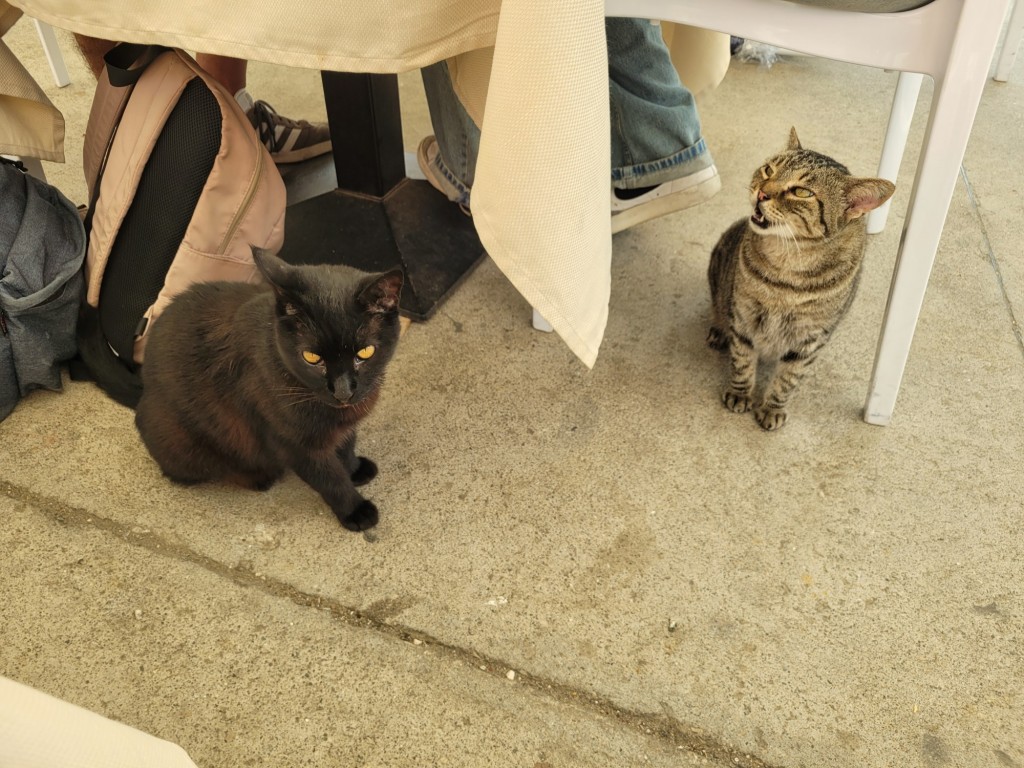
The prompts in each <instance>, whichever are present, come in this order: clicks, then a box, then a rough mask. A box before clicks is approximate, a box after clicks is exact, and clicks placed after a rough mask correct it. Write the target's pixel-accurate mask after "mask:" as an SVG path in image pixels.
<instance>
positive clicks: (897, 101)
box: [868, 72, 924, 235]
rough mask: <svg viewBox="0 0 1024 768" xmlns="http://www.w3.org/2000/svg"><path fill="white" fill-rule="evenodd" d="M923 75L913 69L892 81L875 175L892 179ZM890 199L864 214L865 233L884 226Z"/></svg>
mask: <svg viewBox="0 0 1024 768" xmlns="http://www.w3.org/2000/svg"><path fill="white" fill-rule="evenodd" d="M923 79H924V75H921V74H918V73H917V72H900V76H899V79H898V80H897V81H896V93H895V94H894V95H893V97H892V111H890V112H889V127H888V128H886V130H885V143H884V144H883V145H882V159H881V160H880V161H879V163H878V175H879V176H880V177H881V178H883V179H888V180H889V181H891V182H892V183H893V184H895V183H896V176H897V175H898V174H899V170H900V163H901V162H902V161H903V152H904V150H905V149H906V148H907V136H908V135H909V134H910V123H911V121H912V120H913V119H914V109H915V108H916V107H917V96H918V94H919V93H920V91H921V81H922V80H923ZM891 205H892V200H891V199H889V200H887V201H886V202H885V203H884V204H883V205H880V206H879V207H878V208H876V209H875V210H873V211H871V213H869V214H868V234H869V235H874V234H877V233H878V232H881V231H882V230H883V229H885V222H886V220H887V219H888V218H889V207H890V206H891Z"/></svg>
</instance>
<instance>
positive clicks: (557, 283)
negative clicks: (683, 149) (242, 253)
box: [0, 0, 611, 366]
mask: <svg viewBox="0 0 1024 768" xmlns="http://www.w3.org/2000/svg"><path fill="white" fill-rule="evenodd" d="M3 1H4V0H0V2H3ZM13 4H14V5H16V6H18V7H20V8H22V9H24V10H25V12H26V13H28V14H29V15H31V16H34V17H36V18H39V19H41V20H43V21H47V22H49V23H50V24H52V25H53V26H55V27H61V28H64V29H70V30H73V31H75V32H80V33H83V34H87V35H92V36H94V37H102V38H107V39H116V40H124V41H128V42H141V43H162V44H164V45H172V46H177V47H180V48H185V49H187V50H193V51H204V52H209V53H220V54H224V55H229V56H237V57H240V58H246V59H255V60H259V61H265V62H270V63H277V64H285V65H289V66H295V67H307V68H313V69H325V70H335V71H341V72H381V73H388V72H396V73H397V72H402V71H406V70H410V69H414V68H418V67H422V66H425V65H427V64H432V63H435V62H437V61H441V60H443V59H449V58H451V57H453V56H456V55H458V54H464V53H469V52H471V51H479V50H480V49H484V48H489V47H491V46H493V48H494V52H493V61H492V62H491V63H490V74H489V75H488V82H487V88H486V89H483V88H479V87H478V88H477V91H476V93H475V96H473V95H470V96H469V99H470V101H473V102H474V103H478V104H482V98H483V94H484V93H486V102H487V109H486V116H484V115H483V114H482V113H483V110H482V107H481V108H480V109H477V108H474V112H479V113H481V114H480V117H481V119H482V136H483V138H482V145H481V149H480V158H479V161H478V165H477V173H476V181H475V184H474V189H473V219H474V222H475V223H476V227H477V231H478V233H479V234H480V238H481V241H482V242H483V244H484V247H485V248H486V249H487V252H488V253H489V254H490V256H491V258H493V259H494V261H495V263H497V264H498V266H499V267H500V268H501V269H502V270H503V271H504V272H505V274H506V275H507V276H508V278H509V280H510V281H511V282H512V284H513V285H514V286H515V287H516V288H517V289H518V290H519V291H520V292H521V293H522V294H523V296H524V297H525V298H526V299H527V301H529V302H530V303H531V304H532V305H533V306H535V307H536V308H537V309H539V310H540V311H541V313H542V314H543V315H544V316H545V317H546V318H547V320H548V321H549V322H550V323H551V324H552V326H554V329H555V331H557V332H558V334H559V335H560V336H561V337H562V338H563V339H564V340H565V342H566V343H567V344H568V345H569V347H570V348H571V349H572V351H573V352H574V353H576V355H578V356H579V358H580V359H581V360H582V361H583V362H584V363H586V364H587V365H588V366H590V365H593V364H594V361H595V360H596V358H597V353H598V348H599V347H600V344H601V338H602V336H603V335H604V328H605V322H606V319H607V314H608V298H609V295H610V261H611V221H610V211H609V186H610V183H609V174H608V158H609V156H610V151H609V141H610V139H609V125H608V83H607V78H608V69H607V61H606V57H607V52H606V47H605V38H604V3H603V2H602V0H563V2H551V0H403V1H402V2H397V1H393V2H358V3H357V2H344V3H342V2H338V3H331V2H319V3H316V4H313V5H311V6H309V7H308V8H307V7H306V6H303V7H301V8H300V9H298V10H297V9H296V7H295V6H289V5H282V4H280V3H277V4H275V3H259V4H255V5H254V4H253V3H251V2H238V0H224V2H220V3H211V2H209V0H173V2H172V0H147V1H146V2H137V3H125V2H123V0H13ZM474 56H476V57H477V59H478V62H477V64H478V65H479V63H480V60H481V59H480V57H482V56H483V57H486V58H488V59H489V58H490V57H489V56H488V54H487V53H486V52H485V53H483V54H473V55H471V56H470V57H468V59H466V60H465V61H470V62H472V61H473V58H474ZM464 95H465V94H464ZM474 100H475V101H474ZM525 317H526V311H525V308H524V322H525Z"/></svg>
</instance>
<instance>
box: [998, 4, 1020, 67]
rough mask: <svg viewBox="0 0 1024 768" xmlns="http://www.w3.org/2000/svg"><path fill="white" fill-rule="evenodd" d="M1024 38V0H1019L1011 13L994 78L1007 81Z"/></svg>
mask: <svg viewBox="0 0 1024 768" xmlns="http://www.w3.org/2000/svg"><path fill="white" fill-rule="evenodd" d="M1022 38H1024V0H1017V2H1016V4H1015V5H1014V6H1013V13H1012V14H1010V23H1009V24H1008V25H1007V27H1006V38H1005V39H1004V40H1003V50H1002V53H1000V54H999V62H998V63H997V64H996V74H995V77H994V78H993V79H995V80H998V81H999V82H1001V83H1005V82H1006V81H1007V80H1008V79H1009V77H1010V70H1011V69H1013V62H1014V60H1015V59H1016V58H1017V49H1018V48H1020V43H1021V39H1022Z"/></svg>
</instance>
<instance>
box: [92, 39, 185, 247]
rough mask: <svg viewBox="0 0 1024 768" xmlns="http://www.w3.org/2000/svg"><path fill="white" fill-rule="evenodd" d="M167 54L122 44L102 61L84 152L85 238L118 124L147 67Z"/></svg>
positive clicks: (159, 48) (158, 48)
mask: <svg viewBox="0 0 1024 768" xmlns="http://www.w3.org/2000/svg"><path fill="white" fill-rule="evenodd" d="M168 50H170V48H167V47H166V46H162V45H139V44H136V43H121V44H120V45H115V46H114V47H113V48H111V49H110V50H109V51H107V53H106V55H105V56H104V57H103V61H104V63H105V66H104V69H103V72H102V73H100V77H99V79H98V80H97V82H96V95H95V96H94V97H93V101H92V109H91V110H90V112H89V122H88V124H87V126H86V129H85V146H84V147H83V149H82V167H83V170H84V171H85V183H86V189H87V190H88V192H89V208H88V211H87V212H86V215H85V233H86V236H88V234H89V232H90V230H91V229H92V212H93V210H94V209H95V207H96V197H97V196H98V195H99V189H100V178H102V176H103V167H104V166H105V165H106V162H107V153H108V152H109V151H110V145H111V144H112V143H113V141H114V134H115V133H116V132H117V124H118V123H119V122H120V121H121V115H123V114H124V109H125V106H126V105H127V104H128V99H129V97H131V95H132V88H134V86H135V83H137V82H138V81H139V78H140V77H142V73H143V72H145V71H146V67H148V66H149V65H150V64H152V63H153V62H154V61H155V60H156V59H157V57H158V56H159V55H160V54H162V53H163V52H165V51H168Z"/></svg>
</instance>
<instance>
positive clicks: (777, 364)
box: [708, 128, 895, 430]
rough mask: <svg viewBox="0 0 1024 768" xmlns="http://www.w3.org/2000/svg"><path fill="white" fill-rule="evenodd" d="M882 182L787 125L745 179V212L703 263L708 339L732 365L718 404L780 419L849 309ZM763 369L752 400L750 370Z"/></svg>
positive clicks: (768, 421) (886, 187)
mask: <svg viewBox="0 0 1024 768" xmlns="http://www.w3.org/2000/svg"><path fill="white" fill-rule="evenodd" d="M894 190H895V187H894V186H893V184H892V183H891V182H889V181H886V180H885V179H871V178H857V177H854V176H851V175H850V172H849V171H848V170H847V169H846V167H845V166H843V165H842V164H840V163H838V162H836V161H835V160H833V159H832V158H830V157H826V156H825V155H822V154H819V153H818V152H814V151H812V150H809V149H804V148H803V147H802V146H801V145H800V140H799V138H797V135H796V129H795V128H794V129H792V130H791V131H790V135H789V145H788V147H787V148H786V150H785V151H783V152H781V153H779V154H777V155H774V156H772V157H770V158H769V159H768V160H767V162H765V164H764V165H762V166H761V167H760V168H758V169H757V171H755V172H754V176H753V179H752V180H751V182H750V202H751V204H752V205H753V207H754V212H753V215H752V216H750V217H749V218H747V219H741V220H740V221H737V222H736V223H735V224H733V225H732V226H731V227H730V228H729V229H728V230H726V231H725V233H724V234H723V235H722V237H721V238H720V239H719V241H718V244H717V245H716V246H715V248H714V250H713V251H712V253H711V263H710V265H709V267H708V282H709V283H710V287H711V301H712V320H711V331H710V333H709V334H708V344H709V345H710V346H711V347H713V348H715V349H718V350H725V349H728V351H729V357H730V359H731V363H732V373H731V378H730V380H729V386H728V387H727V388H726V390H725V393H724V394H723V395H722V402H723V403H724V404H725V407H726V408H728V409H729V410H731V411H734V412H736V413H745V412H746V411H749V410H750V409H751V408H753V410H754V418H755V419H757V423H758V424H760V425H761V427H762V428H764V429H766V430H774V429H778V428H779V427H781V426H782V425H783V424H785V423H786V404H787V403H788V402H789V398H790V396H791V395H792V394H793V391H794V389H796V386H797V384H798V383H799V381H800V379H801V378H802V377H803V375H804V373H805V372H806V370H807V367H808V366H809V365H810V364H811V363H813V362H814V359H815V358H816V357H817V355H818V352H820V351H821V348H822V347H823V346H825V344H826V342H828V340H829V338H830V337H831V335H832V332H833V331H834V330H835V328H836V325H837V324H838V322H839V321H840V319H841V318H842V317H843V315H844V314H845V313H846V311H847V309H849V307H850V303H851V302H852V300H853V296H854V292H855V291H856V288H857V283H858V281H859V278H860V269H861V263H862V261H863V257H864V250H865V247H866V245H867V228H866V219H864V218H863V217H864V214H865V213H867V212H868V211H870V210H873V209H874V208H877V207H878V206H880V205H881V204H882V203H884V202H885V201H886V200H888V199H889V197H890V196H891V195H892V193H893V191H894ZM759 365H760V367H761V369H762V370H763V371H764V372H765V373H766V374H768V378H767V381H765V382H764V383H763V386H762V387H760V389H761V390H762V393H761V398H760V400H759V402H758V404H757V405H756V406H755V405H754V395H755V384H756V383H757V376H758V368H759Z"/></svg>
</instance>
